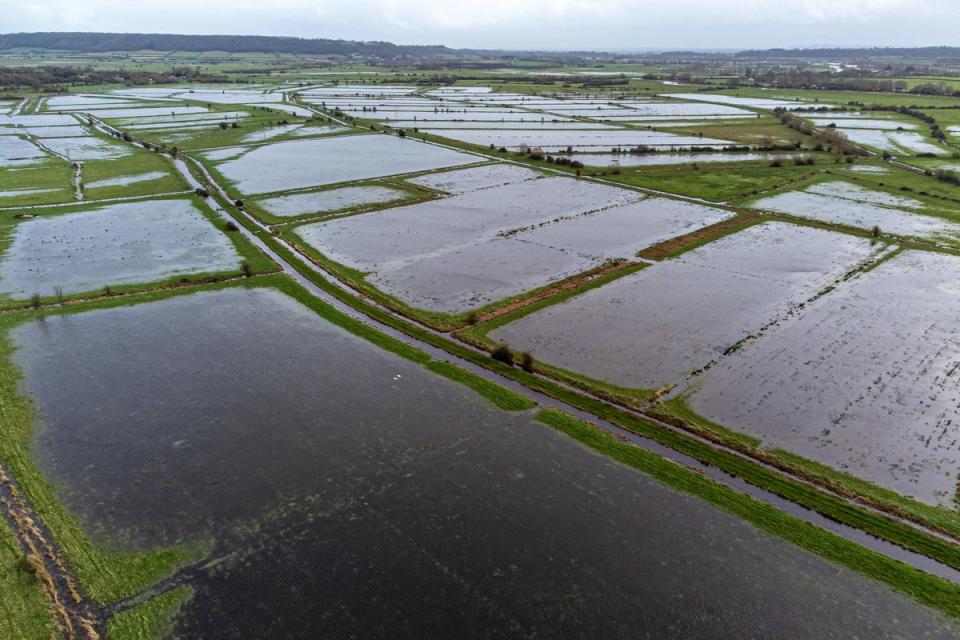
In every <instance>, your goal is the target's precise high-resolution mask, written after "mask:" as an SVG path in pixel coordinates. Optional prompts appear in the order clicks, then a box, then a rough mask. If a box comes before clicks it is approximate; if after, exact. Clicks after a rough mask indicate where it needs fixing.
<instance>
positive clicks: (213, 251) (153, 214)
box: [0, 200, 240, 298]
mask: <svg viewBox="0 0 960 640" xmlns="http://www.w3.org/2000/svg"><path fill="white" fill-rule="evenodd" d="M11 233H12V235H13V238H12V242H11V244H10V246H9V247H8V248H7V249H6V250H5V251H4V252H3V255H2V258H0V294H2V295H6V296H12V297H15V298H24V297H29V296H30V295H32V294H34V293H38V294H40V295H44V296H51V295H54V288H55V287H63V291H64V293H67V294H69V293H78V292H84V291H93V290H98V289H102V288H103V287H104V286H105V285H112V286H116V285H121V284H130V283H135V282H144V283H146V282H151V281H155V280H160V279H163V278H169V277H171V276H174V275H179V274H188V273H207V272H216V271H228V270H234V269H237V268H238V267H239V265H240V257H239V256H238V255H237V253H236V251H235V250H234V248H233V245H232V244H231V243H230V241H229V240H228V239H227V237H226V236H225V235H224V234H223V233H221V232H220V231H218V230H217V229H216V228H215V227H214V226H213V225H212V224H211V223H210V222H209V221H208V220H207V219H206V218H204V217H203V215H202V214H201V213H200V211H199V210H197V208H196V207H195V205H194V204H193V202H191V201H190V200H153V201H143V202H128V203H120V204H111V205H106V206H101V207H98V208H96V209H90V210H85V211H80V212H76V213H63V214H59V213H58V214H56V215H44V216H42V217H38V218H35V219H33V220H24V221H20V222H18V223H16V225H15V226H14V227H13V231H12V232H11Z"/></svg>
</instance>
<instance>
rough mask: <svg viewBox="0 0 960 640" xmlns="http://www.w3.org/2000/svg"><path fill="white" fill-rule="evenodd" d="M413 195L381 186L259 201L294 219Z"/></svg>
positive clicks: (266, 208) (269, 209) (272, 211)
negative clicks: (294, 217)
mask: <svg viewBox="0 0 960 640" xmlns="http://www.w3.org/2000/svg"><path fill="white" fill-rule="evenodd" d="M408 197H409V194H408V193H407V192H405V191H401V190H400V189H393V188H390V187H380V186H365V187H340V188H339V189H327V190H325V191H311V192H307V193H291V194H287V195H284V196H276V197H273V198H265V199H262V200H257V201H255V202H256V204H257V206H259V207H260V208H261V209H263V210H264V211H266V212H267V213H269V214H270V215H273V216H279V217H293V216H302V215H306V214H309V213H326V212H330V211H339V210H341V209H349V208H352V207H359V206H363V205H372V204H385V203H388V202H394V201H398V200H404V199H406V198H408Z"/></svg>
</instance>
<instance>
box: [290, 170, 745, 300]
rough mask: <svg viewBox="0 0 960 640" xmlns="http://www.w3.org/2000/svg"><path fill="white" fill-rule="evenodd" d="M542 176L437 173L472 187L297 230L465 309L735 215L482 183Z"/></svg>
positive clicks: (384, 285) (600, 194) (613, 193)
mask: <svg viewBox="0 0 960 640" xmlns="http://www.w3.org/2000/svg"><path fill="white" fill-rule="evenodd" d="M514 169H515V170H514ZM453 173H457V174H459V175H458V176H452V177H450V176H451V174H453ZM532 173H533V172H530V171H528V170H526V169H523V168H512V167H509V166H508V165H490V166H483V167H476V168H471V169H462V170H458V171H456V172H450V174H432V175H430V176H427V177H429V178H431V179H437V180H439V179H442V178H443V177H444V176H447V180H452V181H453V182H452V183H448V184H447V185H446V186H447V187H449V188H451V189H457V188H470V189H471V190H470V191H467V192H466V193H463V194H461V195H456V196H452V197H449V198H444V199H441V200H432V201H430V202H425V203H420V204H415V205H410V206H407V207H397V208H395V209H390V210H387V211H380V212H376V213H371V214H365V215H361V216H351V217H348V218H341V219H337V220H331V221H326V222H320V223H316V224H312V225H306V226H303V227H300V228H298V229H297V233H298V235H299V236H300V237H301V238H302V239H303V240H304V241H305V242H307V243H308V244H309V245H311V246H313V247H315V248H316V249H317V250H319V251H320V252H322V253H323V254H324V255H326V256H327V257H329V258H331V259H332V260H335V261H337V262H339V263H341V264H344V265H347V266H349V267H352V268H355V269H359V270H361V271H364V272H373V273H372V274H371V276H370V281H371V282H373V283H374V284H376V285H377V286H378V287H379V288H381V289H383V290H384V291H386V292H388V293H390V294H392V295H394V296H396V297H398V298H400V299H402V300H404V301H405V302H408V303H409V304H412V305H413V306H416V307H421V308H426V309H431V310H434V311H442V312H448V313H457V312H462V311H466V310H469V309H472V308H476V307H480V306H483V305H485V304H488V303H491V302H495V301H497V300H500V299H502V298H506V297H509V296H512V295H516V294H519V293H523V292H525V291H529V290H531V289H535V288H537V287H541V286H544V285H546V284H549V283H551V282H554V281H556V280H561V279H563V278H566V277H568V276H572V275H575V274H577V273H580V272H582V271H586V270H588V269H591V268H594V267H596V266H599V265H600V264H602V263H603V262H605V261H606V260H610V259H614V258H628V259H629V258H632V257H633V256H634V254H636V252H637V251H639V250H640V249H643V248H644V247H646V246H649V245H651V244H655V243H656V242H659V241H661V240H665V239H667V238H670V237H673V236H676V235H681V234H683V233H687V232H689V231H693V230H695V229H697V228H700V227H703V226H706V225H709V224H713V223H715V222H719V221H720V220H723V219H724V218H727V217H729V216H730V215H732V214H730V213H729V212H727V211H724V210H721V209H716V208H711V207H705V206H699V205H693V204H686V203H682V202H676V201H672V200H667V199H660V198H657V199H650V200H644V196H643V195H642V194H639V193H637V192H633V191H627V190H625V189H619V188H616V187H610V186H606V185H599V184H595V183H590V182H583V181H577V180H573V179H571V178H565V177H545V178H539V179H537V180H525V181H521V182H514V183H512V184H510V183H507V184H501V185H494V186H481V185H485V184H487V183H489V182H496V181H501V180H504V179H521V178H525V177H528V175H527V174H532ZM535 175H536V174H534V176H535ZM457 183H459V186H458V184H457ZM641 201H642V202H641Z"/></svg>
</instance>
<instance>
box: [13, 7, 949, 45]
mask: <svg viewBox="0 0 960 640" xmlns="http://www.w3.org/2000/svg"><path fill="white" fill-rule="evenodd" d="M958 8H960V0H336V1H333V0H199V1H198V0H0V32H13V31H125V32H149V33H158V32H163V33H219V34H260V35H285V36H301V37H312V38H343V39H348V40H389V41H391V42H396V43H399V44H446V45H449V46H452V47H474V48H528V49H529V48H538V49H594V50H621V49H664V48H668V49H673V48H698V49H712V48H732V49H742V48H751V47H763V48H767V47H796V46H874V45H876V46H923V45H940V44H943V45H960V28H958V27H960V15H958Z"/></svg>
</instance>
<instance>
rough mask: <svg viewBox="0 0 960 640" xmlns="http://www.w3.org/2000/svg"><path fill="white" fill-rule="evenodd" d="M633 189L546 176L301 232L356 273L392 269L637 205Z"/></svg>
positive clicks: (333, 221) (342, 219)
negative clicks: (543, 226) (503, 235)
mask: <svg viewBox="0 0 960 640" xmlns="http://www.w3.org/2000/svg"><path fill="white" fill-rule="evenodd" d="M643 197H644V196H643V195H642V194H640V193H637V192H635V191H628V190H626V189H620V188H617V187H610V186H606V185H601V184H596V183H592V182H586V181H582V180H574V179H572V178H565V177H549V178H541V179H538V180H528V181H524V182H517V183H514V184H508V185H504V186H499V187H492V188H490V189H484V190H481V191H473V192H469V193H464V194H462V195H457V196H451V197H449V198H443V199H440V200H431V201H429V202H422V203H419V204H413V205H408V206H405V207H396V208H394V209H388V210H386V211H378V212H376V213H368V214H364V215H359V216H350V217H347V218H340V219H337V220H330V221H326V222H318V223H316V224H312V225H306V226H303V227H299V228H298V229H297V233H298V234H299V235H300V236H301V237H302V238H303V239H304V240H306V241H307V242H308V243H309V244H311V245H312V246H314V247H316V248H317V249H318V250H319V251H321V252H323V253H324V254H325V255H327V256H328V257H330V258H332V259H333V260H336V261H337V262H340V263H342V264H345V265H347V266H350V267H353V268H355V269H360V270H362V271H374V270H382V269H390V268H396V267H398V266H402V265H404V264H409V263H412V262H417V261H420V260H423V259H429V258H431V257H434V256H437V255H441V254H443V253H446V252H449V251H451V250H454V249H458V248H461V247H464V246H466V245H469V244H474V243H476V242H478V241H481V240H484V239H489V238H492V237H493V236H495V235H497V234H498V233H504V232H506V231H509V230H511V229H517V228H522V227H525V226H527V225H536V224H541V223H544V222H549V221H551V220H554V219H556V218H561V217H570V216H576V215H579V214H583V213H586V212H588V211H593V210H597V209H601V208H604V207H611V206H616V205H620V204H627V203H629V202H634V201H636V200H639V199H642V198H643Z"/></svg>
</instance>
